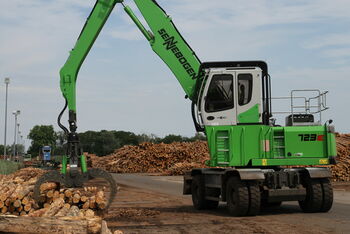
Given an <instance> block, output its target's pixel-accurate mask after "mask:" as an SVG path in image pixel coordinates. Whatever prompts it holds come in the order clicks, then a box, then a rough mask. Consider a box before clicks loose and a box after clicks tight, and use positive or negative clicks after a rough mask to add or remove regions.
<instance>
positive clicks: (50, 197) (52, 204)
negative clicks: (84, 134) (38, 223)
mask: <svg viewBox="0 0 350 234" xmlns="http://www.w3.org/2000/svg"><path fill="white" fill-rule="evenodd" d="M44 173H45V171H43V170H40V169H35V168H25V169H21V170H19V171H17V172H16V173H13V174H11V175H8V176H2V177H1V178H0V188H1V193H0V214H12V215H17V216H31V217H52V216H79V217H94V216H95V215H96V212H98V211H100V210H102V209H104V208H105V207H106V203H107V199H106V197H105V192H104V190H98V189H97V187H85V188H82V189H70V188H69V189H66V188H59V187H58V185H57V184H56V183H45V184H42V185H41V187H40V192H41V196H40V202H39V204H37V203H36V202H35V201H34V199H33V189H34V184H35V183H36V181H37V179H38V178H39V177H40V176H41V175H42V174H44Z"/></svg>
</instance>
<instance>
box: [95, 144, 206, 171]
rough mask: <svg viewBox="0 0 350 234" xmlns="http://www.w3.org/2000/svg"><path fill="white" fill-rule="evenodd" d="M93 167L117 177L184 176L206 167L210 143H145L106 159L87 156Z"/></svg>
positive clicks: (126, 147)
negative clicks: (195, 169)
mask: <svg viewBox="0 0 350 234" xmlns="http://www.w3.org/2000/svg"><path fill="white" fill-rule="evenodd" d="M88 157H89V158H90V161H91V165H92V167H95V168H101V169H104V170H106V171H109V172H114V173H140V172H142V173H167V174H182V173H183V172H184V171H187V170H188V169H190V168H192V167H204V163H205V161H206V160H208V159H209V153H208V147H207V143H206V142H204V141H197V142H174V143H172V144H164V143H161V144H154V143H142V144H140V145H138V146H129V145H128V146H124V147H122V148H120V149H118V150H116V151H115V152H114V153H113V154H111V155H109V156H105V157H97V156H95V155H89V156H88Z"/></svg>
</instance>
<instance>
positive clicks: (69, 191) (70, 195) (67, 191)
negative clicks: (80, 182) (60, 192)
mask: <svg viewBox="0 0 350 234" xmlns="http://www.w3.org/2000/svg"><path fill="white" fill-rule="evenodd" d="M64 195H65V196H66V197H72V196H73V193H72V190H71V189H67V190H66V191H65V192H64Z"/></svg>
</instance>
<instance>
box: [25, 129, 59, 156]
mask: <svg viewBox="0 0 350 234" xmlns="http://www.w3.org/2000/svg"><path fill="white" fill-rule="evenodd" d="M28 138H29V139H30V140H32V142H31V146H30V147H29V149H28V153H30V154H31V155H32V156H38V154H39V151H40V149H41V147H43V146H44V145H49V146H51V147H52V148H53V150H54V148H55V147H56V140H57V134H56V132H55V131H54V129H53V126H52V125H36V126H34V127H33V128H32V129H31V130H30V132H29V135H28Z"/></svg>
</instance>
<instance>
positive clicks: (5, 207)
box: [1, 206, 7, 214]
mask: <svg viewBox="0 0 350 234" xmlns="http://www.w3.org/2000/svg"><path fill="white" fill-rule="evenodd" d="M6 212H7V206H4V207H3V208H1V213H2V214H6Z"/></svg>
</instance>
